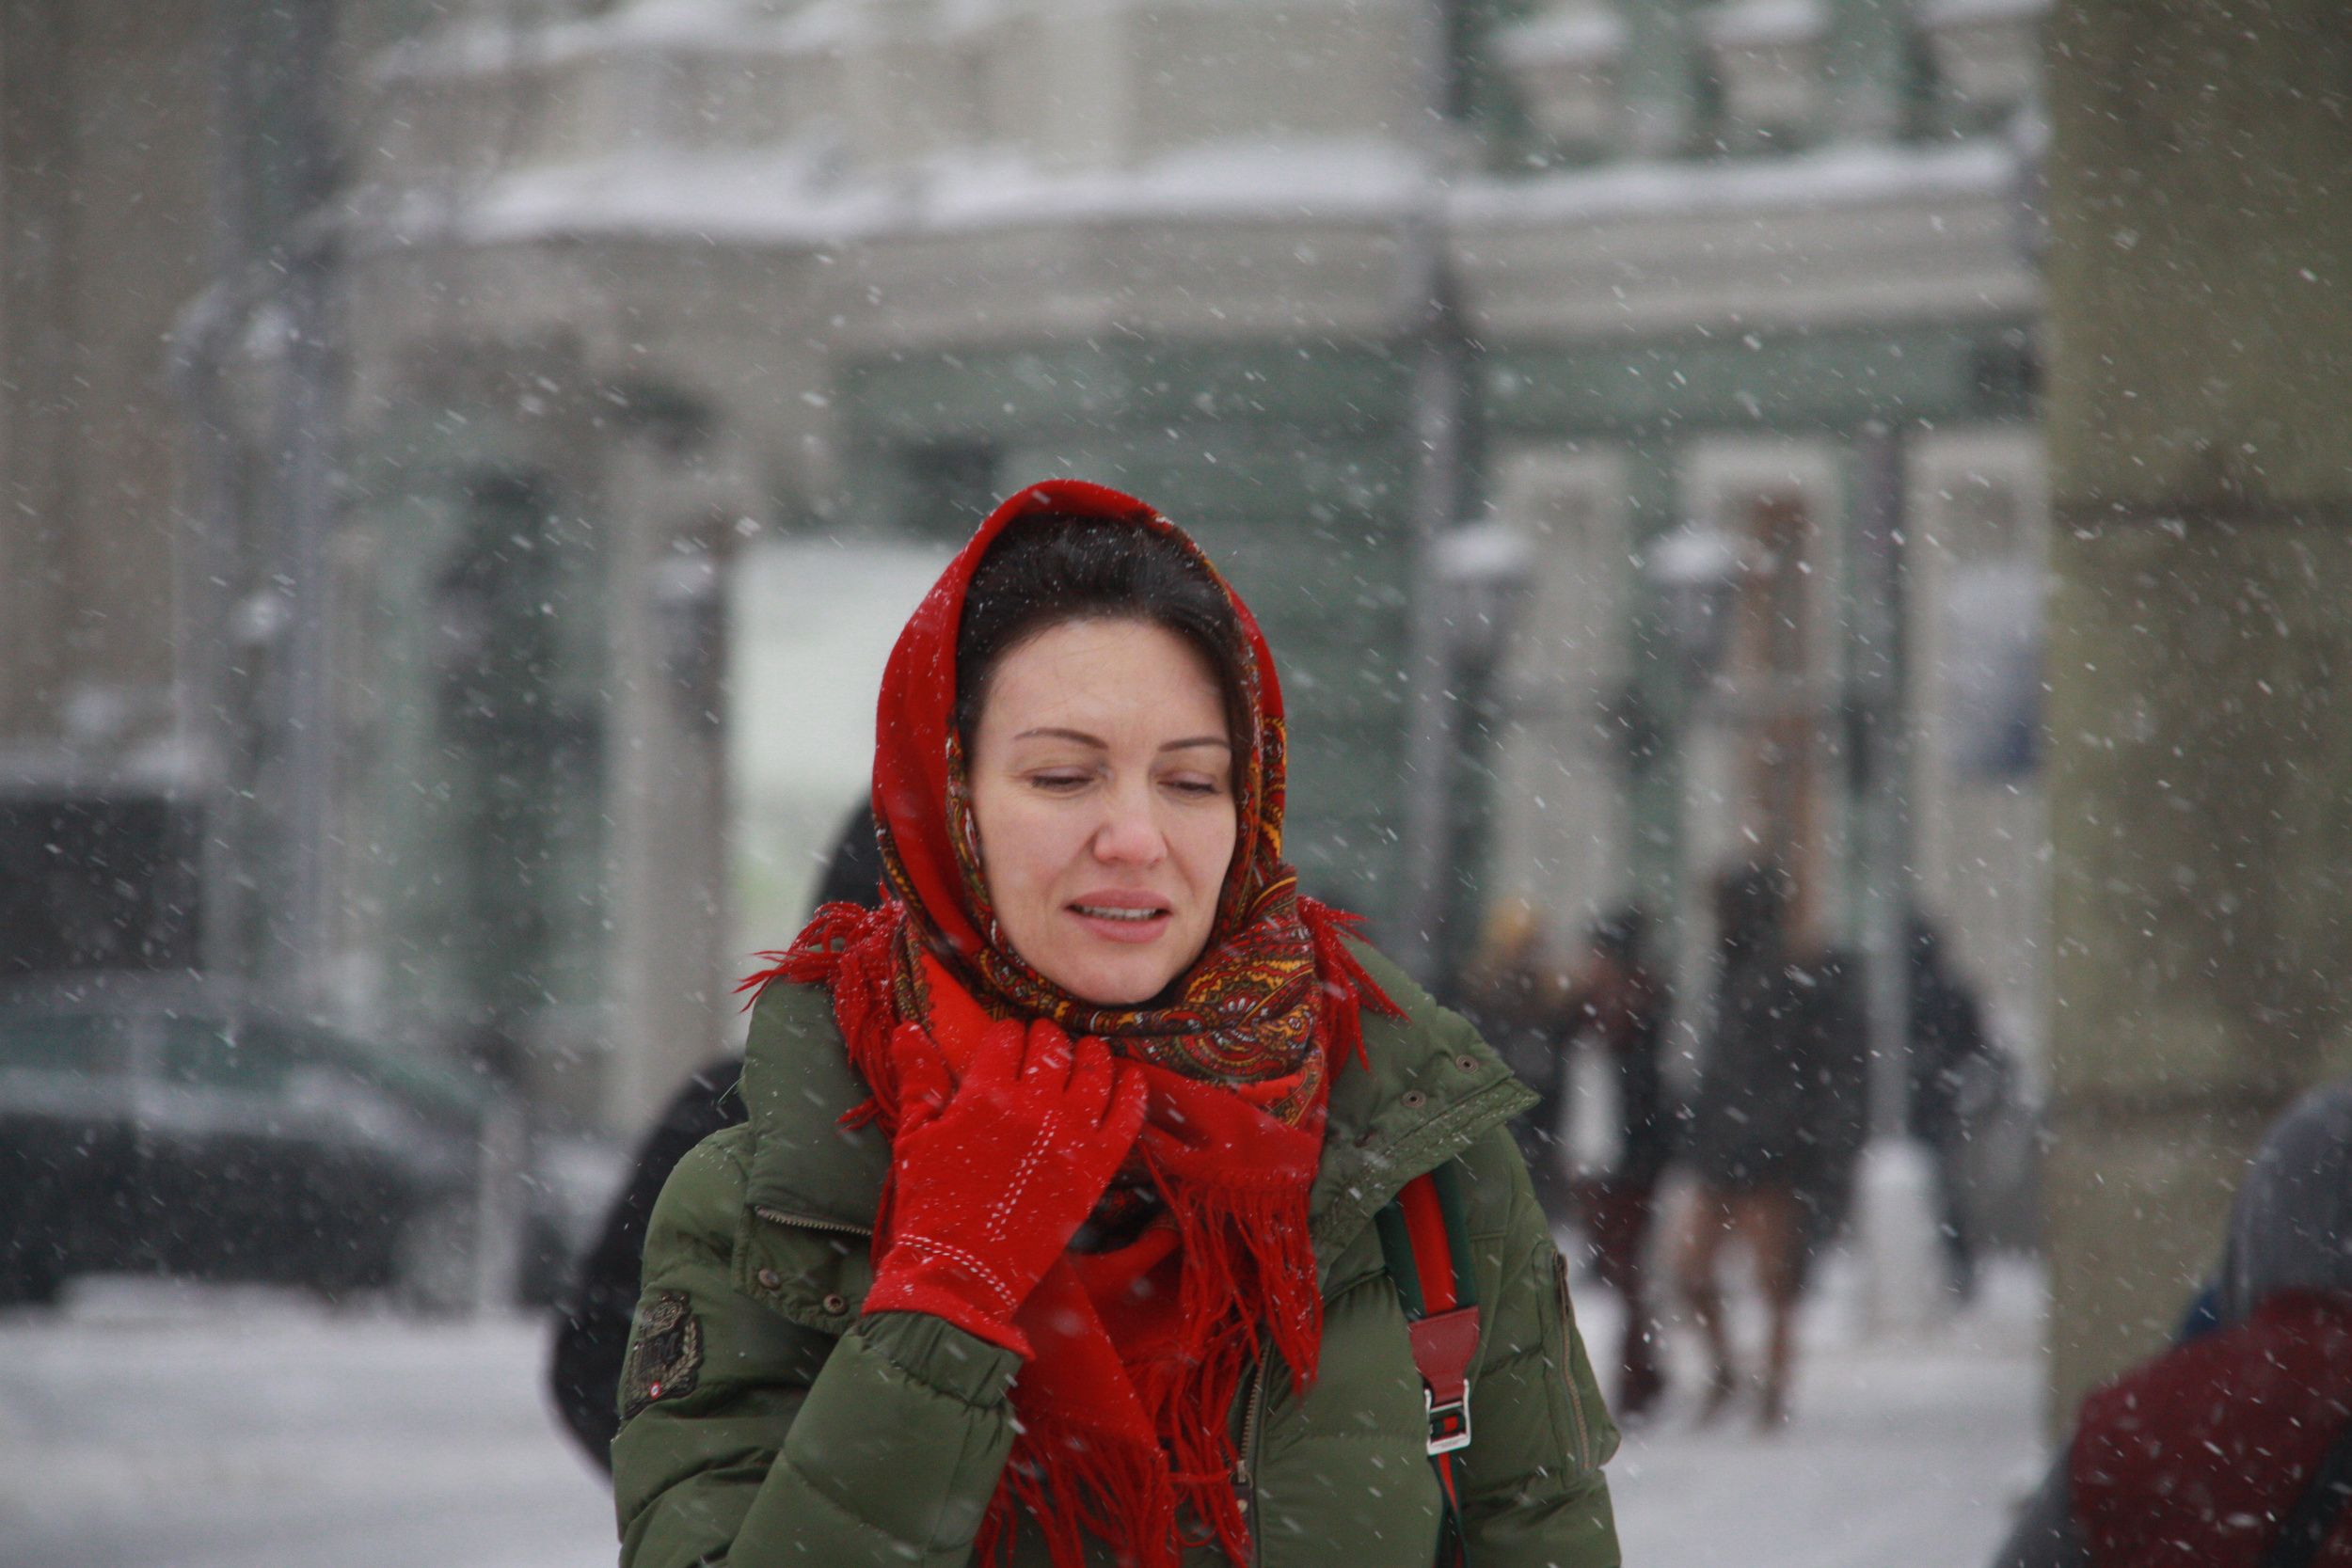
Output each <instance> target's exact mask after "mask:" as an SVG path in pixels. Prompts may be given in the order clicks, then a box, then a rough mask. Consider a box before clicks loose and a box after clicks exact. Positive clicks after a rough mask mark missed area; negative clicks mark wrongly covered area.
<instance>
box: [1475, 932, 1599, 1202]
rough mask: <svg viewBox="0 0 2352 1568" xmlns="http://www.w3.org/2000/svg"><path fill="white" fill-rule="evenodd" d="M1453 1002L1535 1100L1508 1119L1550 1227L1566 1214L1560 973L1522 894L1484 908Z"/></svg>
mask: <svg viewBox="0 0 2352 1568" xmlns="http://www.w3.org/2000/svg"><path fill="white" fill-rule="evenodd" d="M1456 992H1457V994H1456V997H1455V1002H1454V1006H1456V1007H1457V1008H1458V1009H1459V1010H1460V1011H1461V1013H1462V1015H1463V1016H1464V1017H1465V1018H1468V1019H1469V1020H1470V1022H1471V1023H1472V1024H1473V1025H1475V1026H1476V1027H1477V1030H1478V1034H1479V1037H1481V1038H1482V1039H1484V1040H1485V1041H1486V1043H1487V1044H1488V1045H1490V1046H1492V1047H1494V1050H1495V1053H1496V1054H1497V1055H1499V1056H1501V1057H1502V1065H1503V1066H1504V1067H1507V1068H1509V1069H1511V1072H1512V1075H1513V1076H1514V1077H1516V1078H1518V1081H1519V1082H1520V1083H1522V1084H1525V1085H1527V1086H1528V1087H1529V1088H1531V1089H1534V1091H1535V1093H1536V1095H1537V1096H1538V1097H1539V1098H1538V1099H1537V1100H1536V1102H1535V1104H1534V1106H1533V1107H1532V1108H1531V1109H1529V1110H1528V1111H1527V1112H1526V1113H1524V1114H1523V1115H1521V1116H1519V1117H1517V1118H1516V1119H1514V1120H1513V1121H1512V1123H1511V1135H1512V1136H1513V1137H1514V1138H1516V1139H1518V1146H1519V1153H1520V1155H1521V1156H1522V1157H1523V1158H1524V1159H1525V1160H1526V1161H1527V1173H1528V1176H1529V1177H1530V1178H1531V1179H1532V1180H1534V1185H1535V1199H1536V1201H1537V1202H1538V1203H1541V1204H1542V1205H1543V1207H1544V1212H1545V1213H1546V1214H1548V1215H1549V1216H1550V1219H1551V1222H1552V1224H1554V1225H1563V1224H1565V1223H1566V1222H1567V1221H1568V1219H1569V1218H1570V1216H1571V1214H1572V1213H1573V1212H1574V1211H1573V1203H1572V1198H1571V1195H1570V1193H1569V1190H1568V1172H1567V1165H1566V1163H1565V1161H1564V1160H1563V1159H1562V1158H1561V1151H1560V1139H1559V1129H1560V1109H1561V1103H1562V1101H1561V1096H1562V1093H1563V1091H1564V1089H1565V1047H1566V1045H1567V1035H1568V1022H1569V1014H1568V1009H1567V977H1566V976H1565V974H1562V973H1561V972H1560V969H1559V966H1558V965H1557V964H1556V963H1555V962H1554V961H1553V960H1552V958H1551V956H1550V954H1549V952H1547V951H1546V947H1545V942H1544V927H1543V917H1542V916H1540V915H1538V914H1537V913H1536V912H1535V910H1534V906H1533V905H1531V904H1529V903H1528V902H1527V901H1526V900H1524V899H1519V898H1505V899H1503V900H1502V901H1501V902H1500V903H1498V904H1496V905H1495V907H1494V908H1493V909H1492V910H1490V911H1487V915H1486V929H1485V930H1484V931H1483V932H1482V933H1481V934H1480V938H1479V943H1478V951H1477V953H1476V955H1475V956H1473V957H1472V958H1471V959H1470V963H1469V964H1468V965H1466V966H1465V967H1464V969H1463V971H1462V976H1461V979H1460V981H1459V983H1458V985H1457V987H1456Z"/></svg>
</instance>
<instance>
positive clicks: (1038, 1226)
mask: <svg viewBox="0 0 2352 1568" xmlns="http://www.w3.org/2000/svg"><path fill="white" fill-rule="evenodd" d="M890 1046H891V1056H892V1058H893V1060H894V1062H895V1063H896V1065H897V1069H898V1105H899V1111H898V1133H897V1136H896V1139H895V1141H894V1143H893V1145H892V1148H891V1165H892V1174H891V1180H892V1193H891V1200H890V1212H889V1216H888V1223H887V1228H886V1231H885V1241H886V1245H887V1250H886V1251H885V1252H884V1253H883V1254H882V1263H881V1266H880V1267H879V1268H877V1269H876V1270H875V1273H874V1284H873V1288H872V1289H871V1290H870V1291H868V1292H867V1293H866V1311H868V1312H929V1313H930V1314H931V1315H932V1316H934V1317H940V1318H945V1319H946V1320H947V1321H948V1322H949V1323H954V1324H955V1325H956V1326H957V1327H958V1328H961V1329H963V1330H964V1331H965V1332H967V1333H970V1334H974V1335H977V1336H978V1337H979V1338H983V1339H986V1340H988V1341H990V1342H991V1343H993V1344H997V1345H1002V1346H1004V1347H1005V1348H1006V1349H1008V1350H1011V1351H1015V1352H1017V1353H1019V1354H1022V1355H1027V1354H1029V1342H1028V1340H1027V1338H1025V1336H1024V1335H1023V1334H1022V1333H1021V1331H1020V1330H1019V1329H1017V1328H1015V1327H1013V1325H1012V1318H1013V1314H1014V1313H1015V1312H1017V1311H1019V1310H1020V1308H1021V1304H1022V1303H1023V1302H1024V1301H1025V1300H1027V1299H1028V1295H1029V1291H1031V1290H1032V1289H1033V1288H1035V1286H1036V1284H1037V1282H1038V1281H1039V1280H1040V1279H1041V1278H1042V1277H1043V1276H1044V1274H1045V1271H1046V1270H1048V1269H1050V1268H1052V1267H1053V1266H1054V1263H1055V1260H1056V1259H1059V1258H1060V1257H1061V1255H1062V1250H1063V1249H1064V1248H1065V1247H1066V1246H1068V1245H1069V1243H1070V1238H1071V1236H1072V1234H1073V1233H1074V1232H1075V1231H1076V1230H1077V1228H1078V1225H1079V1223H1080V1222H1081V1221H1083V1220H1084V1219H1085V1218H1086V1216H1087V1214H1088V1213H1089V1212H1090V1211H1091V1210H1092V1209H1093V1208H1094V1205H1095V1204H1096V1202H1097V1201H1098V1200H1100V1199H1101V1197H1102V1196H1103V1192H1104V1188H1106V1187H1108V1186H1109V1185H1110V1180H1111V1178H1112V1176H1113V1175H1115V1174H1116V1173H1117V1172H1118V1170H1119V1167H1120V1163H1121V1162H1122V1161H1124V1160H1125V1159H1126V1157H1127V1151H1128V1150H1129V1149H1130V1148H1133V1147H1134V1145H1135V1141H1136V1133H1137V1132H1140V1131H1141V1130H1142V1127H1143V1111H1144V1099H1145V1091H1144V1081H1143V1076H1142V1074H1140V1073H1138V1072H1136V1070H1135V1069H1134V1068H1133V1067H1131V1066H1130V1065H1129V1064H1127V1063H1124V1062H1119V1061H1114V1060H1113V1059H1112V1057H1111V1053H1110V1048H1109V1047H1108V1046H1106V1045H1104V1043H1103V1042H1102V1041H1101V1040H1100V1039H1097V1038H1095V1037H1093V1036H1091V1035H1089V1036H1088V1037H1086V1038H1084V1039H1082V1040H1080V1041H1079V1042H1078V1043H1077V1044H1076V1046H1074V1047H1073V1046H1072V1044H1071V1043H1070V1037H1068V1036H1067V1035H1065V1034H1063V1033H1062V1032H1061V1030H1060V1029H1059V1028H1057V1026H1055V1025H1054V1024H1053V1023H1051V1022H1048V1021H1046V1020H1044V1019H1039V1020H1036V1021H1035V1022H1031V1023H1030V1024H1029V1025H1028V1026H1027V1027H1026V1028H1024V1027H1023V1026H1022V1025H1021V1024H1020V1023H1018V1022H1012V1021H1009V1020H1008V1021H1004V1022H997V1023H993V1024H991V1025H990V1026H989V1028H988V1030H987V1032H986V1033H985V1034H984V1035H983V1036H982V1037H981V1038H980V1043H979V1047H978V1049H977V1050H976V1051H975V1052H974V1053H972V1059H971V1061H970V1062H969V1063H968V1064H966V1066H965V1069H964V1074H963V1082H962V1084H961V1085H954V1084H952V1083H951V1081H950V1079H949V1077H948V1073H947V1064H946V1061H944V1060H943V1059H942V1058H941V1056H940V1053H939V1048H938V1047H937V1046H936V1045H934V1044H933V1043H932V1042H931V1039H930V1037H929V1036H928V1035H926V1034H925V1033H924V1032H923V1031H922V1030H921V1029H919V1028H916V1027H915V1026H914V1025H912V1024H901V1025H900V1026H899V1028H898V1033H897V1034H896V1035H894V1036H893V1037H892V1038H891V1042H890Z"/></svg>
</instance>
